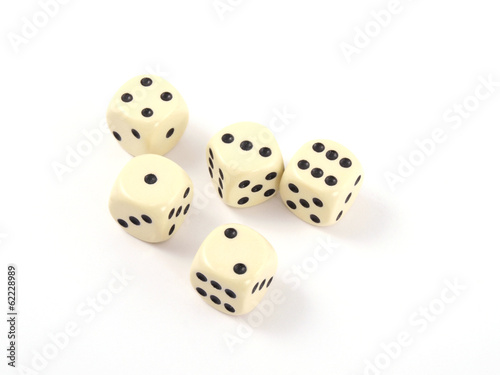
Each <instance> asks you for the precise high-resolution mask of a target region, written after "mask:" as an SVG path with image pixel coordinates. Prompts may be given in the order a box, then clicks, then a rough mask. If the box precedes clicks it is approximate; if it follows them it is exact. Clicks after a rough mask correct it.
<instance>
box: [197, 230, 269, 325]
mask: <svg viewBox="0 0 500 375" xmlns="http://www.w3.org/2000/svg"><path fill="white" fill-rule="evenodd" d="M277 265H278V257H277V255H276V252H275V251H274V249H273V247H272V246H271V244H270V243H269V242H267V240H266V239H265V238H264V237H262V236H261V235H260V234H259V233H257V232H256V231H254V230H253V229H250V228H249V227H247V226H245V225H241V224H227V225H222V226H220V227H218V228H216V229H215V230H214V231H213V232H211V233H210V234H209V235H208V237H207V238H206V239H205V241H203V243H202V244H201V247H200V249H199V250H198V253H197V254H196V256H195V258H194V260H193V264H192V265H191V275H190V277H191V284H192V285H193V287H194V288H195V290H196V291H197V292H198V294H199V295H200V296H201V297H202V299H203V300H204V301H205V302H206V303H208V304H209V305H210V306H212V307H213V308H215V309H217V310H219V311H221V312H223V313H226V314H229V315H241V314H246V313H248V312H250V311H251V310H252V309H253V308H254V307H255V306H257V305H258V303H259V302H260V300H261V299H262V297H264V294H265V293H266V291H267V289H268V288H269V285H271V283H272V281H273V275H274V274H275V272H276V267H277Z"/></svg>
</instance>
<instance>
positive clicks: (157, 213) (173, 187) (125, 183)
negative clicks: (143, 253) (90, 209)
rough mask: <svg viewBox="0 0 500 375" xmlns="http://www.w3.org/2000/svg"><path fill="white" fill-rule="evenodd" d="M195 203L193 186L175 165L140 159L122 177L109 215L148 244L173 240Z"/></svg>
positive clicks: (156, 157) (159, 158)
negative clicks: (193, 202)
mask: <svg viewBox="0 0 500 375" xmlns="http://www.w3.org/2000/svg"><path fill="white" fill-rule="evenodd" d="M192 199H193V184H192V182H191V179H190V178H189V176H188V175H187V173H186V172H185V171H184V170H183V169H182V168H181V167H179V166H178V165H177V164H175V163H174V162H173V161H171V160H169V159H167V158H165V157H163V156H159V155H152V154H146V155H140V156H137V157H135V158H133V159H132V160H130V161H129V162H128V163H127V164H126V165H125V167H124V168H123V169H122V171H121V172H120V174H119V175H118V177H117V179H116V181H115V183H114V185H113V188H112V190H111V194H110V198H109V211H110V213H111V216H112V217H113V218H114V219H115V221H116V222H117V223H118V224H119V225H120V226H121V227H122V228H123V229H124V230H125V231H126V232H127V233H128V234H130V235H132V236H134V237H136V238H138V239H140V240H142V241H146V242H161V241H165V240H167V239H169V238H170V237H172V236H173V235H174V234H175V232H177V230H178V229H179V227H180V226H181V225H182V223H183V222H184V219H185V217H186V215H187V214H188V212H189V209H190V207H191V201H192Z"/></svg>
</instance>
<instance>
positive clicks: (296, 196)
mask: <svg viewBox="0 0 500 375" xmlns="http://www.w3.org/2000/svg"><path fill="white" fill-rule="evenodd" d="M362 182H363V169H362V168H361V164H360V163H359V161H358V159H357V158H356V157H355V156H354V154H353V153H352V152H351V151H349V150H348V149H347V148H345V147H344V146H342V145H340V144H339V143H337V142H333V141H330V140H325V139H321V140H315V141H311V142H308V143H306V144H305V145H304V146H302V147H301V148H300V149H299V151H298V152H297V153H296V154H295V155H294V156H293V158H292V159H291V160H290V162H289V163H288V165H287V167H286V169H285V172H284V173H283V177H282V178H281V184H280V195H281V199H282V200H283V202H284V203H285V204H286V206H287V207H288V209H289V210H290V211H291V212H293V213H294V214H295V215H296V216H297V217H299V218H300V219H302V220H304V221H305V222H307V223H309V224H313V225H318V226H326V225H332V224H335V223H336V222H337V221H339V220H340V219H341V218H342V217H344V216H345V213H346V212H347V210H348V209H349V208H350V207H351V205H352V204H353V202H354V200H355V198H356V196H357V195H358V192H359V189H360V188H361V185H362Z"/></svg>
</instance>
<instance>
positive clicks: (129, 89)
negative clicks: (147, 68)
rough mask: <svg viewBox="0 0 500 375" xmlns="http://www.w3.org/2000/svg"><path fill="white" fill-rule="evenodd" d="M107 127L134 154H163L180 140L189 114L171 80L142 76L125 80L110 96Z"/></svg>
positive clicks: (125, 148) (126, 149) (124, 147)
mask: <svg viewBox="0 0 500 375" xmlns="http://www.w3.org/2000/svg"><path fill="white" fill-rule="evenodd" d="M106 118H107V122H108V126H109V128H110V130H111V132H112V133H113V136H114V137H115V138H116V140H117V141H118V143H119V144H120V145H121V146H122V147H123V149H124V150H125V151H127V152H128V153H129V154H131V155H133V156H137V155H142V154H158V155H164V154H166V153H167V152H168V151H170V150H171V149H172V148H173V147H174V146H175V145H176V144H177V143H178V142H179V140H180V138H181V137H182V134H183V133H184V130H185V129H186V126H187V123H188V119H189V113H188V109H187V106H186V102H185V101H184V99H183V98H182V96H181V95H180V94H179V92H178V91H177V90H176V89H175V87H174V86H172V85H171V84H170V83H169V82H167V81H166V80H165V79H163V78H161V77H157V76H154V75H141V76H138V77H135V78H132V79H131V80H129V81H128V82H126V83H125V84H124V85H123V86H122V87H120V89H119V90H118V91H117V92H116V94H115V95H114V96H113V98H112V99H111V102H110V103H109V106H108V111H107V115H106Z"/></svg>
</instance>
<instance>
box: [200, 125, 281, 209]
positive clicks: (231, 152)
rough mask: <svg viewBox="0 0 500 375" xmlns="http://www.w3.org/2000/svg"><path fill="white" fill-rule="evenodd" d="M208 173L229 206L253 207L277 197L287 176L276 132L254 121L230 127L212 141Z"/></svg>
mask: <svg viewBox="0 0 500 375" xmlns="http://www.w3.org/2000/svg"><path fill="white" fill-rule="evenodd" d="M206 157H207V163H208V173H209V174H210V177H211V179H212V182H213V183H214V186H215V189H216V190H217V192H218V193H219V196H220V197H221V199H222V200H223V202H224V203H226V204H227V205H229V206H232V207H251V206H254V205H257V204H259V203H262V202H264V201H266V200H268V199H269V198H271V197H273V196H274V195H275V194H276V192H277V190H278V187H279V181H280V179H281V175H282V174H283V169H284V165H283V157H282V156H281V151H280V149H279V147H278V143H277V142H276V139H275V138H274V135H273V133H272V132H271V131H270V130H269V129H267V128H266V127H265V126H262V125H260V124H257V123H253V122H239V123H236V124H233V125H230V126H228V127H226V128H224V129H222V130H221V131H219V132H218V133H217V134H215V135H214V136H213V137H212V138H211V139H210V141H209V143H208V145H207V149H206Z"/></svg>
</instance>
